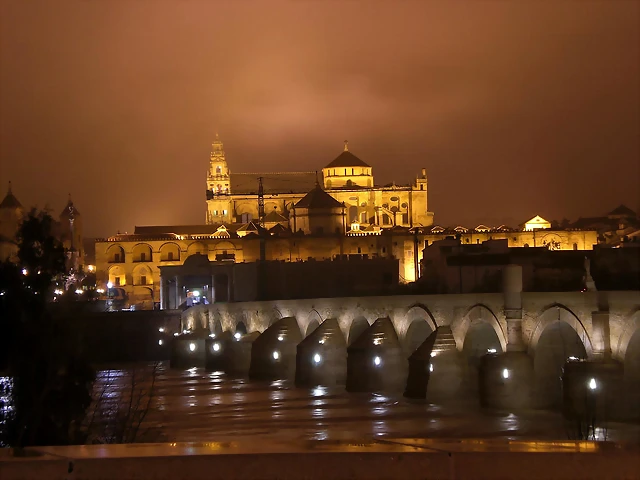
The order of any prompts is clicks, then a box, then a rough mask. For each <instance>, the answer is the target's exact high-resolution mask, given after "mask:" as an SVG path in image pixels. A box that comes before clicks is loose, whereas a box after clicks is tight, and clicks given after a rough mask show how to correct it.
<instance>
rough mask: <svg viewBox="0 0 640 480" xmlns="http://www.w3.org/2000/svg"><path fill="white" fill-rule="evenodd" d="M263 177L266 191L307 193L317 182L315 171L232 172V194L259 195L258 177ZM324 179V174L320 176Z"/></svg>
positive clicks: (230, 176) (230, 179)
mask: <svg viewBox="0 0 640 480" xmlns="http://www.w3.org/2000/svg"><path fill="white" fill-rule="evenodd" d="M259 177H262V188H263V190H264V193H267V194H274V193H305V192H308V191H309V190H311V189H312V188H313V187H314V186H315V184H316V177H317V176H316V173H315V172H285V173H231V174H229V190H230V192H231V194H232V195H257V194H258V184H259V180H258V178H259ZM318 181H322V175H320V177H319V178H318Z"/></svg>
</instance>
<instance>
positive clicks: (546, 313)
mask: <svg viewBox="0 0 640 480" xmlns="http://www.w3.org/2000/svg"><path fill="white" fill-rule="evenodd" d="M536 317H537V322H536V325H535V327H534V329H533V331H532V332H531V336H530V337H529V342H528V345H529V354H530V355H531V356H533V357H534V358H535V351H536V347H537V346H538V342H539V341H540V337H541V335H542V333H543V332H544V330H545V329H546V328H547V327H548V326H549V325H551V324H553V323H555V322H565V323H567V324H568V325H569V326H570V327H571V328H573V330H574V331H575V332H576V334H577V335H578V338H580V341H581V342H582V345H583V346H584V349H585V352H586V354H587V356H588V357H589V358H591V357H592V355H593V345H592V344H591V337H589V334H588V332H587V329H586V328H585V326H584V324H583V323H582V320H580V318H579V317H578V315H576V314H575V313H574V312H573V310H571V309H570V308H568V307H567V306H565V305H563V304H561V303H553V304H551V305H548V306H546V307H544V308H543V309H542V310H541V311H540V312H539V313H538V314H537V316H536Z"/></svg>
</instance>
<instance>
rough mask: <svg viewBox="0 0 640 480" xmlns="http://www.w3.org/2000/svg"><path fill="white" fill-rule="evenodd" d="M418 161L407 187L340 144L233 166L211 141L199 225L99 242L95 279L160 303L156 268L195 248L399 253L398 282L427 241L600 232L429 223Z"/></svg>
mask: <svg viewBox="0 0 640 480" xmlns="http://www.w3.org/2000/svg"><path fill="white" fill-rule="evenodd" d="M427 193H428V190H427V175H426V171H425V170H424V169H423V170H422V172H421V175H419V176H418V177H417V178H416V179H415V180H414V181H413V183H412V184H411V185H405V186H398V185H395V184H390V185H386V186H376V185H375V183H374V177H373V168H372V167H371V166H370V165H368V164H367V163H365V162H364V161H362V160H360V159H359V158H358V157H356V156H355V155H353V154H352V153H351V152H350V151H349V148H348V145H347V143H346V142H345V146H344V150H343V152H342V153H341V154H340V155H339V156H338V157H337V158H336V159H334V160H333V161H331V162H330V163H328V164H327V165H326V166H325V167H324V168H323V169H322V171H321V173H320V172H319V173H316V172H287V173H237V174H236V173H232V172H231V171H230V169H229V166H228V164H227V161H226V155H225V152H224V148H223V144H222V142H221V141H220V140H219V138H217V137H216V140H215V141H214V142H213V145H212V151H211V156H210V159H209V170H208V173H207V197H206V223H205V224H204V225H169V226H149V227H136V228H135V231H134V233H133V234H132V235H115V236H113V237H109V238H104V239H98V240H97V241H96V268H97V275H98V282H99V283H101V284H102V285H107V284H109V283H110V284H111V285H112V286H113V287H114V288H117V289H119V291H121V292H122V293H123V294H124V295H125V296H126V297H127V298H128V302H129V303H130V304H131V305H136V306H137V307H139V308H150V307H151V306H153V305H154V304H156V305H157V304H159V302H160V268H161V267H168V266H178V265H182V264H183V263H184V261H185V260H186V259H187V258H189V257H190V256H192V255H194V254H201V255H204V256H206V257H207V258H208V260H209V261H211V262H236V263H241V262H256V261H260V260H262V261H285V262H299V261H309V260H317V261H323V260H333V259H336V258H349V257H350V256H351V257H352V258H389V259H397V260H398V269H399V270H398V276H399V281H400V282H401V283H407V282H413V281H415V280H416V279H417V278H419V277H420V274H421V270H420V269H421V266H420V257H421V252H422V250H423V249H424V248H425V247H426V246H428V245H430V244H432V243H433V242H434V241H437V240H443V239H446V238H457V239H459V241H460V242H461V243H462V244H481V243H482V242H484V241H488V240H498V239H504V240H507V242H508V245H509V247H546V248H548V249H549V250H590V249H592V248H593V245H594V244H596V243H597V241H598V232H597V231H595V230H593V229H592V230H588V229H586V230H585V229H577V228H573V229H567V228H564V229H563V228H559V227H556V226H555V225H552V224H551V222H547V221H546V220H545V219H543V218H542V217H540V216H535V217H534V218H532V219H531V220H530V221H528V222H524V223H523V224H522V225H521V226H519V227H517V228H510V227H507V226H504V225H501V226H499V227H490V226H486V225H478V226H477V227H474V228H467V227H462V226H457V227H454V228H450V227H442V226H438V225H434V224H433V213H431V212H429V210H428V202H427Z"/></svg>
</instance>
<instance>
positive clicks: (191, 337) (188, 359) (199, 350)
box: [169, 331, 209, 368]
mask: <svg viewBox="0 0 640 480" xmlns="http://www.w3.org/2000/svg"><path fill="white" fill-rule="evenodd" d="M208 338H209V337H208V335H207V333H206V332H205V331H197V332H188V333H181V334H180V335H178V336H176V337H174V338H173V342H171V360H170V361H169V365H170V366H171V368H192V367H204V366H205V365H206V355H207V348H206V341H207V339H208Z"/></svg>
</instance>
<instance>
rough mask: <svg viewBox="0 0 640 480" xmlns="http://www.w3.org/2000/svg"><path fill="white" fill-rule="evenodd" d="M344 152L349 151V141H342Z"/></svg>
mask: <svg viewBox="0 0 640 480" xmlns="http://www.w3.org/2000/svg"><path fill="white" fill-rule="evenodd" d="M344 151H345V152H348V151H349V140H345V141H344Z"/></svg>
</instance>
